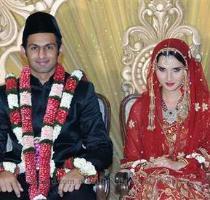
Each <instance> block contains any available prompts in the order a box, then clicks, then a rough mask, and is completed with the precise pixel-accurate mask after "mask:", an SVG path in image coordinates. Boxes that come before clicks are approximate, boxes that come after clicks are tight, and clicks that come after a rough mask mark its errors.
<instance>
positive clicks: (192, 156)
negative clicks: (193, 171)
mask: <svg viewBox="0 0 210 200" xmlns="http://www.w3.org/2000/svg"><path fill="white" fill-rule="evenodd" d="M186 158H194V159H196V160H197V161H198V162H199V163H200V164H202V163H205V162H206V159H205V158H204V157H203V156H202V155H201V154H199V153H192V154H189V155H187V156H186Z"/></svg>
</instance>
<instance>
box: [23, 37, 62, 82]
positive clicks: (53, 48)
mask: <svg viewBox="0 0 210 200" xmlns="http://www.w3.org/2000/svg"><path fill="white" fill-rule="evenodd" d="M25 55H26V57H27V59H28V62H29V66H30V68H31V71H32V74H33V75H35V76H36V77H37V78H39V77H42V76H49V77H50V76H51V75H52V74H53V73H54V71H55V67H56V64H57V61H58V55H59V50H58V47H57V43H56V37H55V35H54V34H53V33H35V34H31V35H29V37H28V40H27V46H26V49H25Z"/></svg>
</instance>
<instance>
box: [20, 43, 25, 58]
mask: <svg viewBox="0 0 210 200" xmlns="http://www.w3.org/2000/svg"><path fill="white" fill-rule="evenodd" d="M20 55H21V56H22V57H26V50H25V48H24V47H23V46H22V45H21V46H20Z"/></svg>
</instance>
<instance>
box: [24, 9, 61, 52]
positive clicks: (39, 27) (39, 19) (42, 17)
mask: <svg viewBox="0 0 210 200" xmlns="http://www.w3.org/2000/svg"><path fill="white" fill-rule="evenodd" d="M34 33H54V34H55V36H56V42H57V45H58V49H60V46H61V44H62V35H61V32H60V29H59V26H58V23H57V21H56V19H55V17H54V16H52V15H51V14H49V13H45V12H35V13H33V14H31V15H30V16H29V17H28V18H27V19H26V23H25V27H24V30H23V37H22V46H23V47H24V48H26V46H27V39H28V36H29V35H31V34H34Z"/></svg>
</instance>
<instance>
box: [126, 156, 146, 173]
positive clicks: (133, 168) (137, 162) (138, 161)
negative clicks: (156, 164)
mask: <svg viewBox="0 0 210 200" xmlns="http://www.w3.org/2000/svg"><path fill="white" fill-rule="evenodd" d="M146 163H147V161H146V160H145V159H141V160H136V161H134V162H133V164H132V165H131V169H130V171H131V172H132V174H135V168H136V167H137V166H138V165H142V166H144V165H145V164H146Z"/></svg>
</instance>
